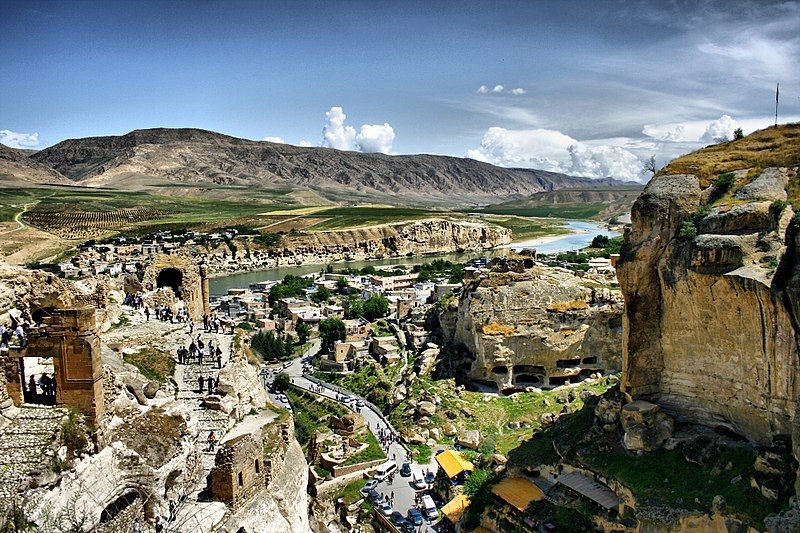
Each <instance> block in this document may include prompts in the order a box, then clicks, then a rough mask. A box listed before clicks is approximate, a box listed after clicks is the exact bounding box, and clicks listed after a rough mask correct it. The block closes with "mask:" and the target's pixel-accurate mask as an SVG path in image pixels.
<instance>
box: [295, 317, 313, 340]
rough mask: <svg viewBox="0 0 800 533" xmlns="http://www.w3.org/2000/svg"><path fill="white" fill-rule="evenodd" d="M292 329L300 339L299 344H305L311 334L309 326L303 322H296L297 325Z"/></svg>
mask: <svg viewBox="0 0 800 533" xmlns="http://www.w3.org/2000/svg"><path fill="white" fill-rule="evenodd" d="M294 330H295V331H296V332H297V337H298V339H299V340H300V344H305V343H307V342H308V338H309V337H310V336H311V326H309V325H308V324H306V323H305V322H300V323H299V324H297V327H295V328H294Z"/></svg>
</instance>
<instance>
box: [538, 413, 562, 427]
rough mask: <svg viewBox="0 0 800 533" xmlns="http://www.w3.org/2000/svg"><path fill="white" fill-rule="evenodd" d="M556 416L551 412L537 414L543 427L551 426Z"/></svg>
mask: <svg viewBox="0 0 800 533" xmlns="http://www.w3.org/2000/svg"><path fill="white" fill-rule="evenodd" d="M556 418H558V417H557V416H556V415H555V414H553V413H542V414H540V415H539V424H541V425H542V427H543V428H546V427H549V426H552V425H553V424H555V423H556Z"/></svg>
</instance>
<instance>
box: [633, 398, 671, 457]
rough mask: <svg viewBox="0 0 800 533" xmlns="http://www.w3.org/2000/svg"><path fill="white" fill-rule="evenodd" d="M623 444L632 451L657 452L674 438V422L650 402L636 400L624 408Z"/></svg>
mask: <svg viewBox="0 0 800 533" xmlns="http://www.w3.org/2000/svg"><path fill="white" fill-rule="evenodd" d="M620 418H621V420H622V429H623V430H624V431H625V435H624V436H623V438H622V444H623V445H624V446H625V448H626V449H628V450H630V451H644V452H651V451H653V450H657V449H658V448H660V447H661V445H662V444H664V441H666V440H667V439H668V438H670V437H671V436H672V427H673V420H672V417H670V416H669V415H668V414H666V413H664V412H663V411H662V410H661V408H660V407H659V406H658V405H656V404H654V403H650V402H645V401H643V400H636V401H633V402H631V403H629V404H627V405H625V406H624V407H623V408H622V412H621V417H620Z"/></svg>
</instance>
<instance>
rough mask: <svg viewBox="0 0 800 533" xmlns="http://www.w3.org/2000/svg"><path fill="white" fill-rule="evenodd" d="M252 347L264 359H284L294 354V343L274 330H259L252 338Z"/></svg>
mask: <svg viewBox="0 0 800 533" xmlns="http://www.w3.org/2000/svg"><path fill="white" fill-rule="evenodd" d="M250 347H251V348H252V349H253V351H254V352H255V353H256V354H257V355H258V356H259V357H261V359H262V360H264V361H282V360H284V359H289V358H290V357H291V356H292V343H291V342H290V341H287V340H284V339H283V337H281V336H279V335H276V334H275V332H274V331H259V332H258V333H256V334H255V335H253V338H252V339H250Z"/></svg>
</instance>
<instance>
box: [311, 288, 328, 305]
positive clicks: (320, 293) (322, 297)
mask: <svg viewBox="0 0 800 533" xmlns="http://www.w3.org/2000/svg"><path fill="white" fill-rule="evenodd" d="M330 297H331V291H330V289H328V287H322V286H321V287H318V288H317V290H316V291H314V292H312V293H311V299H312V300H313V301H314V302H316V303H322V302H324V301H326V300H328V299H329V298H330Z"/></svg>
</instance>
